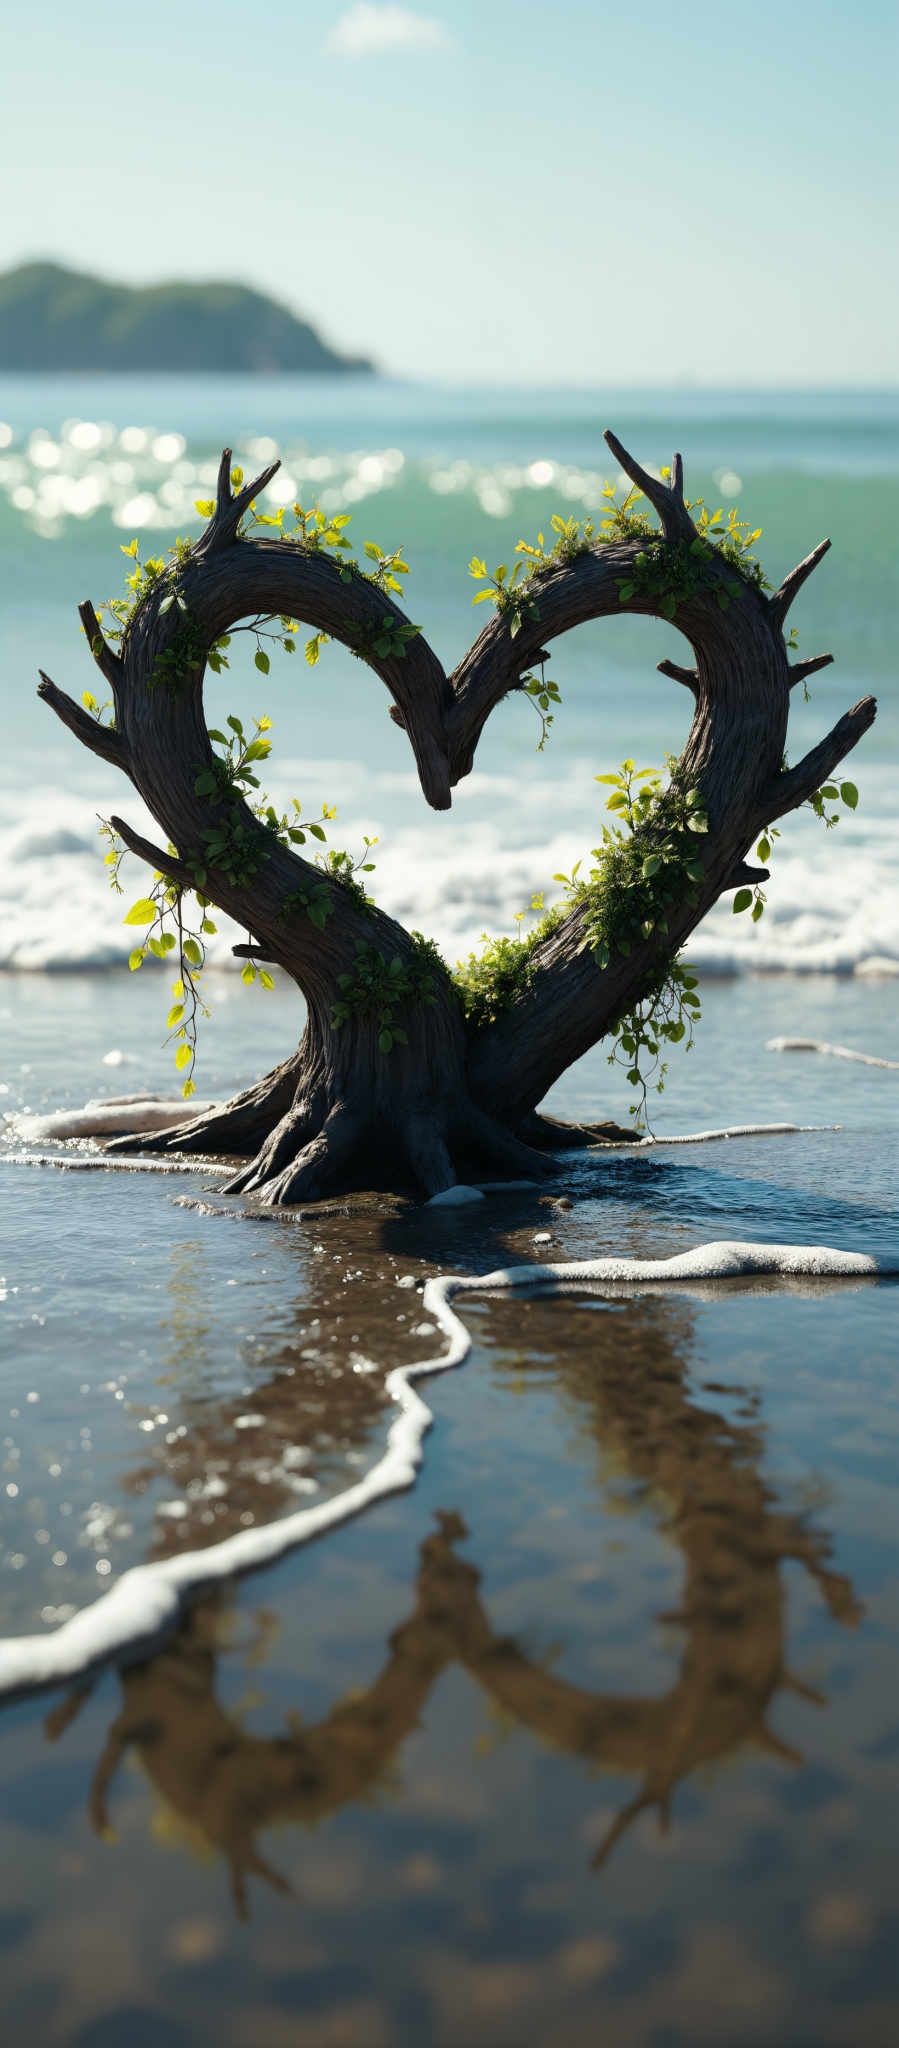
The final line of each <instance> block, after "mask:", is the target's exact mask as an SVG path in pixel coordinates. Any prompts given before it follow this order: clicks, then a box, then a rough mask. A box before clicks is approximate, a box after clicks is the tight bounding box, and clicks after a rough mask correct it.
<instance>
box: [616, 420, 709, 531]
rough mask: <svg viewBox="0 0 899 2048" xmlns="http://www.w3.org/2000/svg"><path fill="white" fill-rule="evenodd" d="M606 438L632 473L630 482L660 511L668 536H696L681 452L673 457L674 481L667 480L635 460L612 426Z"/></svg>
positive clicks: (618, 459) (619, 461) (626, 470)
mask: <svg viewBox="0 0 899 2048" xmlns="http://www.w3.org/2000/svg"><path fill="white" fill-rule="evenodd" d="M603 440H604V441H606V442H607V443H608V446H609V447H610V448H611V451H612V454H613V455H614V457H615V460H616V462H618V463H620V465H621V468H622V469H623V470H624V473H625V476H629V477H630V480H631V483H632V484H636V486H637V489H638V491H642V492H643V495H644V497H645V498H648V499H649V503H650V505H651V506H652V508H653V511H654V512H657V513H658V515H659V519H660V521H661V525H662V532H663V534H664V535H665V539H666V540H695V539H696V528H695V526H694V524H693V521H692V519H691V518H690V514H689V512H688V511H687V505H686V500H685V498H684V464H683V458H682V456H680V455H674V456H673V457H672V461H671V482H670V484H666V483H665V482H664V480H663V478H662V477H657V476H652V475H651V474H650V472H649V470H648V469H643V468H641V466H640V463H639V462H636V461H635V460H634V457H633V456H632V455H630V454H629V453H628V451H627V449H626V448H625V447H624V446H623V444H622V443H621V442H620V441H619V439H618V435H617V434H613V432H612V429H611V427H607V428H606V430H605V433H604V435H603Z"/></svg>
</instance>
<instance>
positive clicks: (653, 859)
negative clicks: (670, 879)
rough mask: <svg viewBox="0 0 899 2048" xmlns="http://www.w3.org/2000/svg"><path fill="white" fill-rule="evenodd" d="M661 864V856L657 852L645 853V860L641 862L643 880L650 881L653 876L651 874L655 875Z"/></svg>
mask: <svg viewBox="0 0 899 2048" xmlns="http://www.w3.org/2000/svg"><path fill="white" fill-rule="evenodd" d="M661 865H662V857H661V854H658V853H648V854H647V856H646V859H645V861H644V862H643V878H644V880H645V881H647V882H651V881H652V878H653V875H657V874H658V872H659V869H660V867H661Z"/></svg>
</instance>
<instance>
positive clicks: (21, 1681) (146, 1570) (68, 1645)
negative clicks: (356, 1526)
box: [0, 1240, 899, 1695]
mask: <svg viewBox="0 0 899 2048" xmlns="http://www.w3.org/2000/svg"><path fill="white" fill-rule="evenodd" d="M753 1274H774V1275H778V1274H780V1275H783V1276H785V1277H787V1278H809V1279H822V1280H828V1279H845V1278H852V1279H857V1278H876V1277H877V1276H879V1275H885V1274H899V1255H897V1257H896V1258H895V1259H894V1260H886V1261H885V1260H882V1259H876V1258H872V1257H870V1256H869V1255H868V1254H867V1253H863V1252H842V1251H833V1250H830V1249H829V1248H828V1247H827V1246H826V1245H777V1244H742V1243H737V1242H730V1241H727V1240H725V1241H721V1242H716V1243H713V1244H707V1245H697V1246H695V1247H694V1249H693V1250H692V1251H689V1252H678V1253H676V1254H675V1255H674V1256H673V1257H671V1258H667V1259H623V1258H599V1259H582V1260H573V1261H569V1262H567V1263H561V1264H558V1265H523V1266H511V1267H506V1268H501V1269H499V1270H498V1271H497V1272H495V1273H485V1274H480V1275H478V1274H470V1275H461V1274H448V1275H445V1276H442V1277H435V1278H433V1279H431V1280H429V1281H428V1282H427V1283H426V1285H425V1289H424V1297H423V1302H422V1308H423V1311H424V1313H425V1315H427V1316H430V1317H432V1318H433V1321H434V1322H435V1323H436V1324H437V1325H438V1327H439V1329H440V1330H442V1332H443V1334H444V1337H445V1338H446V1349H445V1351H444V1353H443V1355H442V1357H438V1358H422V1359H419V1360H417V1361H416V1362H415V1363H414V1364H412V1365H405V1366H397V1367H395V1368H394V1370H393V1371H392V1372H391V1373H390V1374H389V1375H388V1377H387V1381H386V1388H387V1392H388V1394H389V1395H390V1398H391V1400H392V1401H393V1402H394V1403H395V1405H396V1408H397V1411H398V1413H397V1415H396V1417H395V1420H394V1421H393V1422H392V1423H391V1425H390V1428H389V1430H388V1433H387V1448H386V1450H385V1451H384V1453H383V1455H382V1457H381V1458H379V1459H378V1461H377V1463H376V1464H374V1465H373V1466H372V1467H371V1469H370V1471H368V1472H367V1473H366V1474H365V1476H364V1478H362V1479H360V1480H357V1481H356V1483H355V1484H354V1485H352V1486H349V1487H347V1488H346V1489H345V1490H344V1492H342V1493H339V1494H336V1495H335V1496H334V1497H333V1498H332V1499H331V1500H327V1501H322V1502H321V1503H319V1504H318V1505H317V1506H315V1507H309V1508H300V1509H299V1510H298V1511H297V1513H296V1514H293V1515H286V1516H284V1517H283V1518H282V1519H281V1520H279V1521H274V1522H269V1523H267V1524H266V1525H265V1526H264V1527H263V1528H252V1529H244V1530H241V1531H240V1532H239V1533H238V1534H237V1535H234V1536H228V1537H226V1538H225V1539H224V1540H223V1541H222V1542H221V1543H217V1544H213V1545H211V1546H210V1547H209V1549H208V1550H196V1551H189V1552H187V1554H186V1555H184V1556H182V1557H172V1558H165V1559H162V1560H160V1561H159V1562H156V1563H152V1564H143V1565H135V1566H134V1567H133V1568H132V1569H131V1570H130V1571H127V1572H123V1574H122V1577H121V1578H120V1579H119V1580H118V1581H117V1583H116V1584H115V1585H114V1586H112V1587H111V1588H110V1590H109V1592H108V1593H104V1594H102V1595H101V1596H100V1598H99V1599H98V1600H95V1601H93V1602H92V1603H91V1605H90V1606H88V1607H83V1608H81V1609H80V1611H79V1613H77V1614H74V1615H73V1616H72V1617H71V1619H70V1620H69V1621H66V1622H63V1623H62V1625H61V1626H60V1627H59V1628H58V1629H57V1630H56V1631H55V1632H54V1633H52V1634H46V1633H45V1634H42V1635H38V1636H19V1637H8V1638H7V1639H6V1640H5V1641H3V1642H0V1695H2V1694H4V1693H12V1692H18V1691H22V1690H26V1689H30V1688H33V1687H36V1686H42V1685H52V1684H60V1683H63V1682H65V1681H66V1680H71V1679H74V1678H77V1677H78V1676H79V1674H81V1673H83V1672H84V1671H86V1670H87V1669H88V1668H89V1666H91V1665H92V1664H95V1663H97V1662H99V1661H100V1660H101V1659H105V1658H109V1657H114V1656H119V1655H121V1654H122V1653H123V1652H125V1651H127V1650H129V1649H131V1648H133V1647H134V1646H135V1645H136V1644H140V1643H144V1642H146V1641H147V1639H148V1638H151V1637H153V1636H156V1635H157V1634H158V1633H159V1632H160V1631H161V1630H163V1629H166V1628H168V1627H170V1626H171V1625H172V1623H173V1622H174V1621H175V1620H176V1619H177V1616H178V1612H179V1609H180V1607H181V1605H182V1602H183V1601H184V1599H185V1598H186V1596H187V1595H188V1594H189V1593H191V1592H193V1591H195V1590H196V1589H197V1588H198V1587H200V1586H203V1585H207V1584H210V1583H212V1582H214V1581H216V1580H221V1579H228V1578H231V1577H232V1576H233V1575H234V1574H235V1573H238V1572H244V1571H250V1570H255V1569H258V1568H259V1567H260V1566H261V1565H266V1564H270V1563H271V1562H272V1561H273V1560H274V1559H275V1558H279V1557H283V1556H284V1554H285V1552H286V1551H289V1550H293V1549H295V1548H296V1546H297V1545H299V1544H301V1543H308V1542H309V1541H310V1540H311V1539H312V1538H313V1537H316V1536H322V1535H324V1534H325V1532H326V1530H329V1529H334V1528H337V1527H338V1526H339V1525H340V1524H341V1523H343V1522H347V1521H349V1520H350V1519H351V1518H352V1517H353V1516H355V1515H358V1514H361V1513H362V1511H363V1509H365V1508H368V1507H371V1506H372V1504H373V1503H374V1502H375V1501H378V1500H383V1499H384V1498H385V1496H386V1495H388V1494H394V1493H401V1492H403V1491H405V1489H406V1488H407V1487H410V1486H412V1485H413V1484H414V1481H415V1476H416V1473H417V1471H418V1468H419V1465H420V1464H421V1458H422V1444H423V1441H424V1437H425V1435H426V1432H427V1431H428V1429H429V1428H430V1425H431V1423H432V1421H433V1416H432V1414H431V1411H430V1409H429V1408H428V1407H427V1406H426V1404H425V1402H424V1401H423V1400H422V1399H421V1396H420V1394H418V1393H417V1392H416V1390H415V1387H414V1385H413V1381H414V1380H416V1379H420V1378H424V1377H426V1376H427V1375H428V1374H430V1373H438V1372H448V1371H450V1370H451V1369H452V1368H453V1367H454V1366H459V1365H462V1364H463V1363H464V1361H465V1359H466V1358H467V1357H468V1354H469V1352H470V1350H471V1341H472V1340H471V1338H470V1336H469V1334H468V1331H467V1330H466V1328H465V1325H464V1323H462V1321H461V1320H460V1318H459V1316H458V1315H457V1313H456V1311H455V1309H454V1308H453V1306H452V1303H453V1301H454V1299H455V1298H456V1297H457V1296H459V1295H463V1294H473V1293H478V1294H484V1293H486V1294H505V1293H510V1292H515V1291H517V1290H533V1289H535V1288H541V1287H546V1288H552V1289H554V1290H560V1289H561V1290H565V1289H577V1288H584V1287H587V1288H591V1289H601V1288H602V1286H603V1284H604V1283H607V1282H608V1283H613V1282H616V1281H629V1282H632V1283H637V1284H638V1285H639V1286H641V1287H642V1286H649V1287H657V1286H662V1287H667V1286H676V1285H677V1284H678V1283H679V1282H683V1281H687V1282H690V1281H697V1280H705V1281H715V1280H731V1279H741V1278H743V1277H744V1276H749V1275H753ZM403 1284H404V1283H403V1281H402V1280H401V1281H400V1282H399V1285H403ZM411 1284H414V1283H412V1282H411V1281H410V1280H409V1279H407V1280H406V1281H405V1285H406V1286H409V1285H411Z"/></svg>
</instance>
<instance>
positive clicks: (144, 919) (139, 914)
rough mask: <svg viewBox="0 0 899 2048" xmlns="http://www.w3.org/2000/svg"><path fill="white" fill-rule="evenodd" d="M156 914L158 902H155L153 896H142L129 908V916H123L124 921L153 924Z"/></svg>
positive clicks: (127, 922) (125, 922)
mask: <svg viewBox="0 0 899 2048" xmlns="http://www.w3.org/2000/svg"><path fill="white" fill-rule="evenodd" d="M155 916H156V904H155V903H154V902H153V899H152V897H151V896H140V897H139V898H138V901H137V902H136V903H132V905H131V909H130V910H129V912H128V915H127V917H123V919H122V923H123V924H152V923H153V920H154V918H155Z"/></svg>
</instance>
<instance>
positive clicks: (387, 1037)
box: [378, 1030, 393, 1052]
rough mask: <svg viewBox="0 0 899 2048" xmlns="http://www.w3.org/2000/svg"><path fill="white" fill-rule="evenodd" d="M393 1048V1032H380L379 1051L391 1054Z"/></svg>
mask: <svg viewBox="0 0 899 2048" xmlns="http://www.w3.org/2000/svg"><path fill="white" fill-rule="evenodd" d="M392 1046H393V1032H392V1031H387V1030H384V1031H379V1032H378V1051H379V1052H390V1050H391V1048H392Z"/></svg>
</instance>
